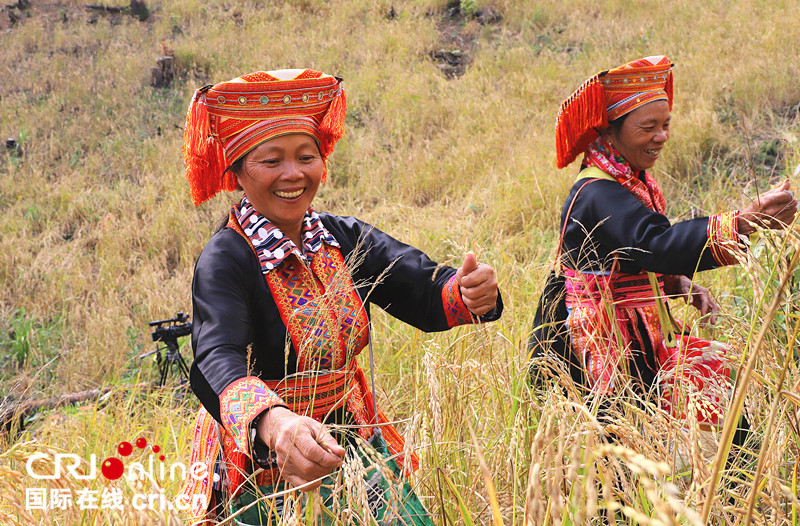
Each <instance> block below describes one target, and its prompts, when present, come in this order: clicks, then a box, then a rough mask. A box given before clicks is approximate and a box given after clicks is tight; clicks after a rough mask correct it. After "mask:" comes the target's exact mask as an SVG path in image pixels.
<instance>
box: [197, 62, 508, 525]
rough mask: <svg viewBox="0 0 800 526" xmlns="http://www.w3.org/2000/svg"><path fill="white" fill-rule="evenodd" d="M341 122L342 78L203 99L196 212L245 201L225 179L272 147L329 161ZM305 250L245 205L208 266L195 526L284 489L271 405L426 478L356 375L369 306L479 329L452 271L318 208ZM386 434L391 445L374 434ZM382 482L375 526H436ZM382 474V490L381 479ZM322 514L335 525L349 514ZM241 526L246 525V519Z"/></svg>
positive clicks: (275, 82)
mask: <svg viewBox="0 0 800 526" xmlns="http://www.w3.org/2000/svg"><path fill="white" fill-rule="evenodd" d="M344 112H345V96H344V91H343V89H342V85H341V79H337V78H335V77H331V76H328V75H324V74H321V73H319V72H315V71H311V70H281V71H273V72H268V73H265V72H257V73H253V74H250V75H245V76H243V77H240V78H238V79H235V80H233V81H230V82H224V83H221V84H217V85H215V86H213V87H210V88H208V87H207V88H203V89H201V90H198V91H197V93H196V94H195V96H194V98H193V101H192V104H191V106H190V109H189V114H188V117H187V128H186V130H187V131H186V146H185V154H186V164H187V178H188V179H189V182H190V185H191V187H192V198H193V200H194V202H195V204H199V203H201V202H203V201H205V200H206V199H208V198H210V197H212V196H213V195H215V194H216V193H217V192H219V190H220V189H227V190H234V189H236V186H237V185H236V178H235V176H234V175H233V174H231V173H230V171H226V168H227V167H228V166H230V164H232V163H233V162H235V161H236V160H237V159H240V158H242V157H243V156H244V155H246V153H247V152H248V151H250V150H251V149H252V148H254V147H255V146H257V145H259V144H261V143H263V142H265V141H267V140H269V139H271V138H274V137H276V136H279V135H284V134H287V133H306V134H309V135H311V136H312V137H314V138H315V139H316V140H317V142H318V144H319V148H320V152H321V154H322V156H323V158H327V156H328V155H330V153H331V152H332V150H333V146H334V144H335V142H336V141H337V140H338V139H339V138H340V137H341V136H342V133H343V131H344V130H343V119H344ZM302 239H303V246H302V247H297V246H295V244H294V243H293V242H292V241H291V240H290V239H289V238H288V237H287V236H286V235H284V234H283V233H282V232H281V231H280V230H279V229H278V228H277V227H276V226H275V225H273V224H272V223H270V221H269V220H268V219H266V218H265V217H264V216H262V215H261V214H260V213H259V212H258V211H256V210H255V208H254V207H253V206H252V205H251V204H250V202H249V200H248V199H247V196H245V197H243V198H242V200H241V201H240V202H239V203H237V204H236V205H234V206H233V208H232V209H231V211H230V215H229V218H228V221H227V224H226V226H225V227H223V228H221V229H220V230H219V231H218V232H217V233H216V234H214V235H213V237H212V238H211V240H210V241H209V243H208V244H207V245H206V247H205V248H204V249H203V252H202V254H201V255H200V257H199V259H198V260H197V264H196V267H195V274H194V281H193V285H192V298H193V312H194V317H193V333H192V347H193V349H194V353H195V360H194V363H193V364H192V368H191V385H192V389H193V390H194V392H195V393H196V395H197V397H198V398H199V399H200V401H201V402H202V405H203V408H202V409H201V410H200V413H199V415H198V418H197V422H196V425H195V429H194V439H193V440H194V441H193V447H192V458H191V462H192V463H194V462H202V463H204V464H205V465H207V466H208V469H209V476H208V477H207V478H204V479H202V480H190V481H189V484H188V486H187V487H186V489H185V491H184V494H183V495H184V498H186V499H187V500H188V501H190V502H191V499H192V496H194V495H202V499H201V502H200V504H199V505H197V506H194V507H193V508H192V509H191V512H192V515H193V517H195V518H202V517H204V516H206V517H208V518H211V517H212V514H213V513H209V514H208V515H207V510H209V509H210V510H213V509H214V508H215V506H216V507H217V509H220V508H219V507H220V504H221V503H220V502H219V501H220V500H221V501H229V502H232V503H233V505H234V507H242V506H243V505H244V504H245V503H247V502H250V501H252V500H253V499H254V494H255V493H254V491H253V488H254V487H255V486H258V488H260V490H261V491H262V493H267V494H269V493H275V492H278V491H279V490H282V489H284V488H285V484H284V483H283V482H282V480H281V474H280V470H279V466H277V465H275V464H274V463H273V461H272V460H271V458H270V452H269V450H268V448H267V447H266V446H265V445H264V444H263V443H261V442H260V441H259V440H258V439H257V438H256V436H255V422H256V421H257V419H258V418H259V417H260V415H262V414H263V412H264V411H266V410H268V409H269V408H271V407H275V406H283V407H288V408H289V409H291V410H292V411H294V412H296V413H298V414H301V415H306V416H310V417H312V418H314V419H317V420H319V421H323V422H327V423H335V424H356V425H358V426H362V427H360V428H359V430H358V432H357V434H360V435H361V437H362V438H363V439H365V440H366V439H369V440H371V441H372V443H373V444H375V449H377V450H378V451H379V452H382V453H383V454H384V455H385V456H391V457H392V458H393V459H396V463H397V464H394V463H393V464H392V466H394V472H393V474H394V476H395V477H396V478H397V480H395V482H399V483H400V484H401V485H402V484H403V477H404V476H405V474H406V472H410V471H412V470H413V469H416V465H417V460H416V457H415V456H413V455H412V458H403V451H404V443H403V439H402V437H401V436H400V435H399V434H398V433H397V431H396V430H395V429H394V427H393V426H391V425H389V424H387V420H386V417H385V416H384V415H383V413H382V412H381V411H380V410H377V411H376V410H375V405H374V400H373V394H372V391H371V389H370V386H369V384H368V382H367V380H366V378H365V375H364V373H363V371H362V370H361V368H360V367H359V366H358V360H357V356H358V354H359V353H360V352H361V351H362V350H363V349H364V348H365V347H366V346H368V344H369V340H370V336H369V309H370V304H371V303H372V304H375V305H378V306H379V307H381V308H383V309H384V310H386V311H387V312H388V313H389V314H391V315H393V316H395V317H397V318H399V319H401V320H403V321H405V322H407V323H409V324H411V325H413V326H415V327H417V328H419V329H421V330H424V331H441V330H446V329H449V328H451V327H454V326H457V325H462V324H467V323H473V322H475V321H477V319H476V318H474V317H473V316H472V315H471V313H470V312H469V311H468V309H467V308H466V306H465V305H464V303H463V301H462V299H461V295H460V290H459V287H458V285H457V283H456V281H455V272H456V271H455V269H453V268H450V267H446V266H438V265H437V264H436V263H434V262H433V261H431V260H430V259H429V258H428V257H427V256H426V255H425V254H423V253H422V252H420V251H419V250H417V249H415V248H413V247H410V246H408V245H405V244H403V243H401V242H399V241H397V240H395V239H393V238H392V237H390V236H389V235H387V234H385V233H383V232H381V231H380V230H378V229H376V228H374V227H372V226H370V225H368V224H366V223H364V222H362V221H359V220H358V219H355V218H352V217H340V216H335V215H331V214H326V213H317V212H316V211H314V209H313V208H311V209H309V210H308V211H307V213H306V215H305V218H304V220H303V224H302ZM501 312H502V303H501V301H500V300H499V299H498V306H497V308H496V309H495V310H494V311H492V312H490V313H489V314H488V315H485V316H483V317H482V318H481V319H482V320H483V321H491V320H495V319H497V318H499V316H500V314H501ZM378 427H379V428H380V430H381V433H379V434H378V435H375V429H376V428H378ZM337 438H338V439H339V440H340V442H344V443H348V442H350V443H352V442H353V440H350V439H348V438H347V437H345V436H337ZM344 443H343V445H345V444H344ZM220 445H222V447H220ZM367 456H369V455H367ZM393 462H394V461H393ZM400 466H404V468H403V469H400ZM377 471H381V470H375V469H373V476H370V477H367V478H369V480H365V484H367V485H368V488H367V491H366V494H367V495H368V499H367V500H368V502H365V506H367V505H368V506H369V511H370V512H371V513H372V518H373V519H375V520H377V521H378V523H379V524H384V523H385V524H390V523H391V524H420V525H423V524H431V523H430V519H429V518H428V517H427V513H426V512H425V510H424V507H422V505H421V504H420V503H419V501H418V500H417V499H416V496H415V495H413V493H411V492H410V491H409V489H408V488H407V487H406V488H405V489H403V490H402V491H401V492H399V493H397V492H394V491H393V490H392V491H389V490H387V484H388V482H387V481H386V480H380V479H381V477H380V476H379V477H378V479H379V480H378V483H377V484H376V483H375V480H374V479H375V475H374V472H377ZM254 474H255V475H254ZM382 475H383V478H386V471H385V470H383V471H382ZM406 486H407V485H406ZM381 488H383V489H381ZM390 493H392V494H393V495H394V494H396V495H399V498H398V499H395V501H392V502H390V503H389V505H388V506H385V507H384V509H380V506H376V501H383V502H384V503H386V501H387V500H391V499H390V498H389V494H390ZM322 496H323V498H325V497H326V494H325V486H324V485H323V492H322ZM268 504H269V506H272V508H271V510H270V511H271V512H275V513H274V514H273V515H272V517H266V518H265V516H264V515H263V513H262V515H261V516H260V517H255V518H253V519H252V520H253V521H254V522H253V523H256V524H258V523H259V522H257V521H259V520H261V521H263V520H267V522H265V523H269V522H268V521H269V520H274V518H275V517H277V516H280V515H281V513H282V512H281V510H280V508H281V506H282V505H283V500H282V499H276V500H269V501H268ZM378 504H379V503H378ZM325 505H326V506H328V507H329V508H331V507H332V508H331V509H333V510H334V512H335V511H336V506H338V505H339V503H337V502H333V503H331V502H329V501H326V503H325ZM256 509H257V508H254V510H256ZM362 511H363V512H364V513H366V510H362ZM414 514H418V516H416V517H411V516H412V515H414ZM409 517H410V518H409ZM329 519H331V520H333V519H334V517H329ZM335 519H336V520H341V517H335ZM237 520H240V522H239V523H241V524H245V522H241V521H242V516H240V517H238V519H237ZM392 521H397V522H392ZM336 523H337V524H339V523H340V522H336ZM326 524H327V522H326Z"/></svg>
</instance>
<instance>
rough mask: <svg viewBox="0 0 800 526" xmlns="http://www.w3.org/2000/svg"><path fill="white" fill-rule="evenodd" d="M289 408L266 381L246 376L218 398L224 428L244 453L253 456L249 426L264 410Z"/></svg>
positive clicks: (232, 383) (229, 386)
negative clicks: (276, 407)
mask: <svg viewBox="0 0 800 526" xmlns="http://www.w3.org/2000/svg"><path fill="white" fill-rule="evenodd" d="M275 405H284V406H285V405H286V404H285V403H284V402H283V400H281V398H280V397H279V396H278V395H277V394H275V393H274V392H273V391H272V390H271V389H270V388H269V387H267V384H266V383H264V381H263V380H261V379H260V378H257V377H255V376H246V377H244V378H239V379H238V380H235V381H233V382H231V383H230V384H229V385H228V387H226V388H225V390H224V391H223V392H222V394H221V395H219V413H220V419H221V421H222V425H223V426H224V427H225V429H226V430H228V432H229V433H230V434H231V435H232V436H233V439H234V440H235V441H236V446H237V447H238V448H239V449H240V450H241V451H242V452H247V453H249V452H250V437H249V433H248V429H249V425H250V422H251V421H252V420H253V419H254V418H255V417H256V416H258V415H259V414H261V412H262V411H264V410H265V409H267V408H269V407H272V406H275Z"/></svg>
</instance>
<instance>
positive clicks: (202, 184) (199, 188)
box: [183, 89, 237, 206]
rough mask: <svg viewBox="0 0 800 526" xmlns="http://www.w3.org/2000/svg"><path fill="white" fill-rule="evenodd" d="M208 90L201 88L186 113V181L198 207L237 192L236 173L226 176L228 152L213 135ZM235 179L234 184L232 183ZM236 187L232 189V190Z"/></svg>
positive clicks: (184, 139)
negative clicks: (230, 191) (219, 195)
mask: <svg viewBox="0 0 800 526" xmlns="http://www.w3.org/2000/svg"><path fill="white" fill-rule="evenodd" d="M204 93H205V90H203V89H199V90H197V91H196V92H195V94H194V97H192V102H191V104H190V105H189V111H187V112H186V128H185V129H184V132H183V160H184V162H185V163H186V180H187V181H188V182H189V189H190V191H191V195H192V202H193V203H194V205H195V206H197V205H199V204H200V203H202V202H204V201H206V200H208V199H211V198H212V197H214V196H215V195H217V194H218V193H219V191H220V190H223V189H224V190H235V189H236V186H237V183H236V177H235V176H234V175H233V174H225V177H223V175H222V174H223V172H225V168H226V166H225V151H224V150H223V149H222V144H221V143H220V142H219V139H217V138H216V137H214V136H213V135H212V133H211V122H210V120H209V115H208V109H207V108H206V104H205V100H204V99H205V97H204V95H203V94H204ZM231 179H233V183H231ZM231 184H232V187H231Z"/></svg>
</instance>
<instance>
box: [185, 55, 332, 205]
mask: <svg viewBox="0 0 800 526" xmlns="http://www.w3.org/2000/svg"><path fill="white" fill-rule="evenodd" d="M346 106H347V103H346V100H345V95H344V89H343V88H342V79H340V78H338V77H332V76H330V75H326V74H324V73H320V72H319V71H313V70H310V69H283V70H277V71H267V72H265V71H257V72H255V73H250V74H248V75H243V76H241V77H239V78H235V79H233V80H230V81H228V82H221V83H219V84H216V85H214V86H205V87H203V88H200V89H198V90H197V91H196V92H195V94H194V97H192V102H191V104H189V111H188V112H187V114H186V130H185V132H184V137H183V156H184V161H185V163H186V179H187V180H188V181H189V186H190V188H191V193H192V201H193V202H194V204H195V206H196V205H199V204H200V203H202V202H204V201H206V200H208V199H210V198H212V197H214V196H215V195H216V194H217V193H219V191H220V190H228V191H233V190H236V188H237V186H238V184H237V181H236V175H235V174H234V173H232V172H231V171H230V170H228V168H229V167H230V166H231V165H232V164H233V163H234V162H236V161H237V160H239V159H241V158H242V157H244V156H245V155H246V154H247V153H248V152H249V151H250V150H252V149H253V148H255V147H256V146H258V145H259V144H261V143H263V142H265V141H268V140H270V139H273V138H275V137H278V136H280V135H286V134H289V133H305V134H308V135H311V136H312V137H314V139H315V140H316V141H317V144H318V145H319V151H320V154H321V155H322V159H323V160H327V158H328V156H329V155H330V154H331V152H333V147H334V145H335V144H336V141H338V140H339V139H340V138H341V137H342V135H343V134H344V115H345V109H346ZM326 176H327V166H326V167H325V171H324V173H323V181H324V180H325V178H326Z"/></svg>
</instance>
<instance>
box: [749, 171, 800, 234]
mask: <svg viewBox="0 0 800 526" xmlns="http://www.w3.org/2000/svg"><path fill="white" fill-rule="evenodd" d="M796 213H797V199H795V197H794V192H792V187H791V185H790V184H789V180H788V179H787V180H786V181H784V182H783V184H781V185H780V186H779V187H777V188H773V189H772V190H770V191H768V192H765V193H763V194H761V196H759V198H758V199H756V200H755V201H753V202H752V203H751V204H750V206H748V207H747V208H745V209H744V210H742V211H741V213H740V214H739V223H738V225H737V226H738V229H739V233H740V234H744V235H750V234H752V233H753V232H755V231H756V226H757V225H758V226H761V227H762V228H772V229H775V230H783V229H784V228H786V227H787V226H788V225H791V224H792V222H793V221H794V216H795V214H796Z"/></svg>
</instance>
